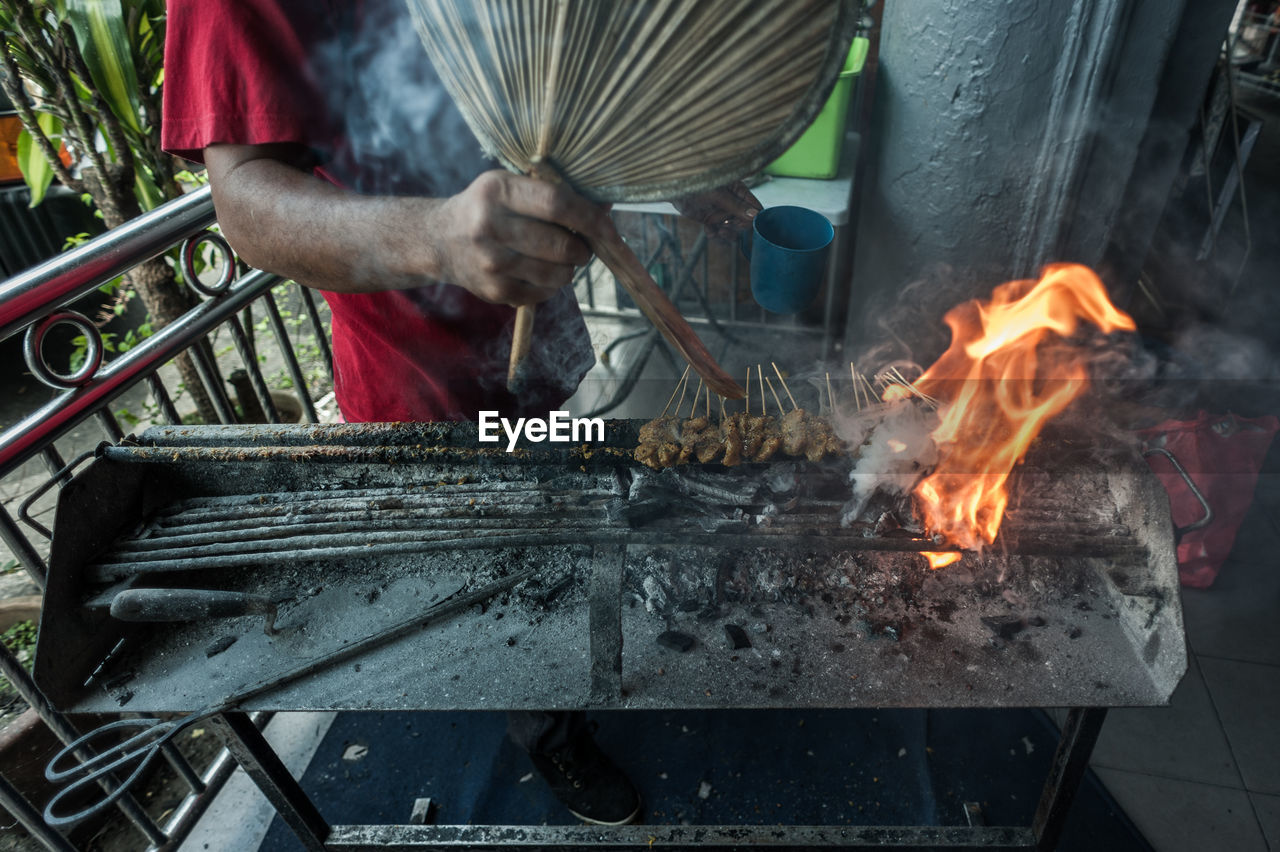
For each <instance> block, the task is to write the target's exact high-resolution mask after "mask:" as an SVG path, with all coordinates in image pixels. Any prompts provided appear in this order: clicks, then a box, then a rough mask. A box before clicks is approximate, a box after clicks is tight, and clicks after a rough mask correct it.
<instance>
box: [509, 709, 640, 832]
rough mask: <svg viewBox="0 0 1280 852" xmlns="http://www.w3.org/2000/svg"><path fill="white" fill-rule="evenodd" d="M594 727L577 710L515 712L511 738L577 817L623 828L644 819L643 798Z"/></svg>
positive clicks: (511, 715) (510, 730) (513, 712)
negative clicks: (602, 747) (602, 744)
mask: <svg viewBox="0 0 1280 852" xmlns="http://www.w3.org/2000/svg"><path fill="white" fill-rule="evenodd" d="M594 731H595V723H594V722H592V723H590V724H588V723H587V719H586V714H585V713H583V712H581V711H578V710H574V711H563V710H557V711H549V710H512V711H510V712H508V713H507V734H508V735H509V736H510V737H511V739H512V741H513V742H515V744H516V745H518V746H519V747H520V748H522V749H524V750H525V751H527V752H528V753H529V760H530V761H532V763H533V765H534V767H535V768H536V769H537V770H538V773H539V774H540V775H542V777H543V778H544V779H545V780H546V782H547V785H548V786H549V787H550V788H551V792H552V793H554V794H555V796H556V798H557V799H559V800H560V801H561V803H563V804H564V805H565V807H567V808H568V809H569V810H570V812H572V813H573V815H574V816H576V817H578V819H581V820H583V821H585V822H590V823H594V824H596V825H625V824H626V823H629V822H632V821H634V820H635V818H636V817H637V816H639V815H640V794H639V793H637V792H636V788H635V787H634V786H633V785H632V784H631V781H630V780H629V779H628V778H627V776H626V775H625V774H623V772H622V770H621V769H619V768H618V767H617V766H615V765H614V763H613V761H612V760H610V759H609V757H608V755H606V754H605V753H604V752H602V751H600V747H599V746H597V745H596V741H595V739H593V738H592V736H591V735H592V733H594Z"/></svg>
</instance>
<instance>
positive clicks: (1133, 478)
mask: <svg viewBox="0 0 1280 852" xmlns="http://www.w3.org/2000/svg"><path fill="white" fill-rule="evenodd" d="M633 437H634V425H633V424H611V427H610V436H609V441H608V445H607V446H580V447H574V448H569V449H564V448H561V449H542V448H528V447H526V448H524V449H523V450H521V451H518V452H517V453H514V454H507V453H505V452H503V451H501V450H497V451H493V450H489V449H483V450H478V449H476V444H475V431H474V426H472V427H470V431H469V434H468V432H467V431H466V427H452V428H450V427H440V426H342V427H278V426H271V427H261V428H247V427H204V428H194V429H160V430H152V431H151V432H148V433H147V434H145V435H144V436H143V438H142V439H141V440H140V441H139V442H138V446H134V447H119V448H112V449H110V450H108V451H106V452H104V454H103V455H102V457H101V458H99V459H97V460H96V461H95V462H94V463H93V464H92V465H91V466H90V468H89V469H87V470H86V471H85V472H84V473H82V474H81V475H80V476H78V477H77V479H76V481H75V482H73V483H72V484H71V485H68V486H67V487H66V488H65V489H64V491H63V495H62V498H61V502H60V505H59V512H58V522H57V530H56V535H55V540H54V550H53V554H52V558H51V569H50V580H49V591H48V594H47V595H46V610H45V613H46V614H45V617H44V619H43V623H42V629H41V634H40V644H39V648H38V651H37V661H36V677H37V680H38V682H39V683H40V685H41V687H42V688H43V689H44V690H45V691H46V693H47V694H48V695H49V696H50V697H51V699H52V700H53V701H54V702H55V703H56V704H57V705H58V706H59V707H61V708H62V709H64V710H69V711H118V710H121V709H123V710H128V711H192V710H199V709H204V708H207V707H211V706H214V705H217V704H219V703H221V702H223V701H224V700H225V699H227V698H228V697H231V696H234V695H236V694H238V693H240V692H243V691H244V690H245V688H246V687H250V686H261V685H262V684H265V683H268V682H270V681H271V680H272V678H274V677H278V676H279V675H280V674H282V673H284V672H287V671H289V670H291V669H295V668H297V667H298V666H299V665H300V664H302V663H305V662H306V661H308V660H311V659H314V658H316V657H320V656H324V655H326V654H329V653H332V652H334V651H340V650H341V649H342V648H343V647H344V646H346V645H349V644H350V643H352V642H354V641H356V640H358V639H360V638H361V637H363V636H366V635H369V634H373V633H377V632H378V631H380V630H382V629H385V628H387V627H388V626H390V625H393V624H396V623H398V622H402V621H403V620H405V619H406V618H410V617H412V616H414V615H415V614H417V613H420V612H422V611H423V610H424V609H426V608H427V607H429V606H431V605H432V604H436V603H439V602H441V601H448V600H450V599H451V596H454V595H457V594H460V593H465V592H467V591H471V590H475V589H477V588H482V587H484V586H486V585H488V584H491V583H495V582H496V583H499V584H501V583H502V582H503V579H504V578H516V577H524V579H521V580H519V582H515V583H514V584H513V585H510V587H509V588H505V589H502V590H500V591H499V592H497V593H496V594H494V595H493V596H492V597H491V598H489V599H487V600H485V601H484V602H482V603H478V604H476V605H474V606H471V607H469V608H467V609H466V610H465V611H462V612H457V613H453V614H450V615H447V616H445V617H443V618H441V619H439V620H437V621H434V622H432V623H429V624H426V625H425V626H423V627H421V628H420V629H415V630H413V631H412V632H410V633H409V635H406V636H403V637H401V638H399V639H397V640H395V641H394V642H391V643H389V644H387V645H384V646H382V647H379V648H376V649H373V650H370V651H368V652H365V653H363V654H361V655H359V656H356V657H354V658H351V659H347V660H344V661H342V662H340V663H338V664H336V665H334V666H332V667H331V668H328V669H323V670H320V671H317V672H314V673H310V674H309V675H308V676H307V677H305V678H303V679H299V680H297V681H294V682H292V683H289V684H286V685H283V686H281V687H279V688H277V689H268V690H265V691H262V692H260V694H258V695H256V696H255V697H254V698H252V699H251V700H249V701H247V702H246V703H245V705H244V706H245V707H246V708H247V709H288V710H296V709H507V708H537V709H556V708H574V707H583V706H595V707H611V708H670V707H730V706H732V707H860V706H877V707H885V706H914V707H934V706H938V707H941V706H1013V705H1038V706H1057V705H1062V706H1116V705H1141V704H1159V703H1163V702H1165V701H1167V700H1168V697H1169V695H1170V693H1171V692H1172V690H1173V688H1174V686H1175V685H1176V684H1177V681H1178V679H1179V678H1180V677H1181V675H1182V673H1183V671H1184V670H1185V665H1186V662H1185V648H1184V644H1183V633H1182V620H1181V610H1180V608H1179V604H1178V596H1177V574H1176V565H1175V563H1174V561H1173V560H1174V553H1173V542H1172V532H1171V530H1170V528H1169V522H1168V510H1167V505H1166V504H1164V503H1163V495H1162V492H1160V491H1159V488H1158V483H1155V482H1154V481H1153V480H1152V479H1151V478H1150V476H1149V475H1147V474H1146V473H1145V470H1144V468H1141V467H1139V466H1138V465H1136V464H1128V463H1124V464H1120V463H1116V461H1115V460H1114V459H1113V460H1112V461H1111V463H1108V464H1098V463H1097V461H1096V459H1090V458H1089V457H1081V458H1074V457H1072V456H1071V455H1070V454H1065V453H1058V454H1057V456H1056V460H1057V462H1058V464H1057V465H1055V467H1054V471H1053V472H1052V473H1049V472H1048V471H1047V469H1045V468H1043V467H1036V466H1034V464H1035V463H1038V461H1037V456H1036V454H1035V453H1033V457H1032V461H1029V462H1028V466H1027V468H1026V469H1025V470H1023V471H1021V472H1020V474H1019V477H1020V481H1019V482H1016V483H1015V484H1014V498H1015V504H1014V506H1013V507H1012V508H1011V511H1010V514H1009V519H1008V520H1007V522H1006V526H1005V529H1004V531H1003V532H1002V534H1001V538H1000V539H998V540H997V542H996V545H995V546H994V547H993V548H991V549H989V550H988V551H986V552H985V553H983V554H974V553H968V554H965V556H964V557H963V558H962V559H961V561H960V562H959V563H956V564H954V565H951V566H948V567H946V568H943V569H941V570H938V571H933V570H930V569H929V568H928V567H927V566H926V564H925V561H924V559H923V558H922V557H921V556H920V555H919V553H918V552H919V551H921V550H931V549H937V546H936V545H935V544H934V543H933V542H930V541H929V540H927V539H925V538H923V537H922V536H920V535H919V534H913V533H911V532H910V531H909V530H908V529H902V528H895V527H896V526H897V525H896V524H894V523H886V521H885V517H887V516H888V514H890V513H886V515H883V516H880V517H878V518H876V519H874V520H873V521H869V522H866V523H854V524H853V525H851V526H842V525H841V523H840V518H841V509H842V506H843V500H844V499H846V498H845V497H844V493H845V492H846V491H847V474H848V469H849V464H848V463H847V462H835V463H830V464H825V465H808V464H805V463H781V464H770V465H755V466H751V465H744V466H743V467H741V468H737V469H733V470H729V469H725V468H719V467H716V466H706V467H703V468H684V469H680V470H674V471H671V470H668V471H662V472H661V473H656V474H655V473H653V472H650V471H648V470H646V469H643V468H640V467H638V466H636V465H635V464H633V463H632V462H631V461H630V460H629V458H628V453H627V452H626V448H627V447H628V446H630V444H629V442H630V441H631V440H632V439H633ZM525 572H527V573H528V576H527V577H526V576H525ZM140 587H172V588H179V589H186V588H200V589H224V590H236V591H244V592H248V593H251V594H254V595H259V596H264V597H266V598H269V599H270V600H271V601H272V602H273V603H274V604H275V608H276V614H275V618H274V625H273V626H274V632H270V633H269V632H268V631H267V630H266V629H264V628H265V624H264V617H263V616H262V615H261V614H258V615H252V616H240V617H234V618H222V619H205V620H197V621H192V622H187V623H163V624H134V623H125V622H122V621H119V620H117V619H115V618H113V617H112V616H111V615H110V613H109V610H108V608H109V606H110V604H111V602H112V600H114V598H115V596H116V595H118V594H119V593H120V592H121V591H124V590H126V589H130V588H134V589H136V588H140ZM619 638H620V647H619ZM121 639H123V640H124V643H123V644H120V640H121ZM113 651H114V653H112V652H113ZM104 660H105V661H106V662H105V664H104ZM619 663H620V672H619ZM86 682H87V684H86Z"/></svg>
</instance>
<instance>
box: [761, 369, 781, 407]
mask: <svg viewBox="0 0 1280 852" xmlns="http://www.w3.org/2000/svg"><path fill="white" fill-rule="evenodd" d="M756 381H757V382H759V384H760V416H761V417H768V416H769V406H768V404H767V402H766V401H765V398H764V370H762V369H760V365H759V364H756ZM778 407H779V408H781V407H782V406H778Z"/></svg>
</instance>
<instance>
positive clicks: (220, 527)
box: [115, 495, 611, 551]
mask: <svg viewBox="0 0 1280 852" xmlns="http://www.w3.org/2000/svg"><path fill="white" fill-rule="evenodd" d="M608 496H611V495H600V498H599V499H604V498H608ZM575 503H576V501H575ZM590 503H591V501H589V503H588V505H570V504H564V503H554V504H552V505H549V507H548V505H543V507H530V505H527V500H525V501H520V503H515V501H513V503H509V504H508V503H499V501H488V500H486V501H484V503H476V504H475V505H461V507H460V505H456V504H452V503H451V504H448V505H421V507H406V508H396V509H370V508H352V509H349V510H338V512H321V510H319V509H316V510H314V512H311V510H308V512H284V513H282V512H270V513H261V514H241V516H230V517H211V518H207V519H206V516H198V519H197V521H196V522H193V523H180V525H179V523H169V525H165V526H154V527H147V528H146V530H145V531H143V533H142V535H140V536H138V537H137V539H134V540H131V541H124V542H122V544H120V545H119V546H118V548H116V549H115V550H118V551H124V550H154V549H156V548H160V546H177V542H178V541H180V540H187V539H192V540H193V541H195V540H197V539H198V541H237V540H239V539H242V537H274V536H276V535H280V532H279V531H280V530H300V531H310V532H319V531H320V530H317V528H316V527H320V526H334V525H339V528H335V530H333V531H334V532H338V531H342V530H348V531H349V530H357V531H358V530H376V528H390V527H383V526H381V525H385V523H393V522H394V523H406V522H411V521H428V522H431V521H434V522H436V525H438V526H449V525H448V522H449V521H456V522H458V526H461V523H471V522H474V521H476V519H477V518H485V517H486V516H488V514H489V513H490V512H500V514H503V516H506V517H513V518H517V517H518V518H525V517H531V516H532V517H536V516H539V514H544V516H548V517H579V516H582V517H593V518H598V517H599V516H600V508H599V505H598V504H596V505H591V504H590ZM325 508H330V507H325ZM233 532H239V533H243V535H241V536H236V535H229V533H233ZM223 533H228V535H223ZM219 536H221V537H219Z"/></svg>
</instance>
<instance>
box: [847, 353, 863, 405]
mask: <svg viewBox="0 0 1280 852" xmlns="http://www.w3.org/2000/svg"><path fill="white" fill-rule="evenodd" d="M849 381H851V382H853V404H854V406H855V407H856V408H857V409H858V410H859V411H861V410H862V394H861V393H859V391H860V390H862V387H861V386H860V385H859V384H858V368H857V367H855V366H854V365H853V362H852V361H850V362H849Z"/></svg>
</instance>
